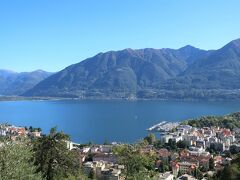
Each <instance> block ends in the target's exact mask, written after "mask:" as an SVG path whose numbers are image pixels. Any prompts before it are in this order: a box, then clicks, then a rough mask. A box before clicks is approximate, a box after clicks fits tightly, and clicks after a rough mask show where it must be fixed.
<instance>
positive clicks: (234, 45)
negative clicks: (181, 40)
mask: <svg viewBox="0 0 240 180" xmlns="http://www.w3.org/2000/svg"><path fill="white" fill-rule="evenodd" d="M0 75H1V74H0ZM239 89H240V39H237V40H234V41H232V42H230V43H229V44H227V45H225V46H224V47H222V48H221V49H218V50H210V51H206V50H201V49H198V48H195V47H192V46H189V45H188V46H185V47H182V48H180V49H176V50H175V49H168V48H167V49H151V48H147V49H139V50H133V49H124V50H121V51H109V52H106V53H99V54H97V55H96V56H94V57H91V58H88V59H86V60H84V61H81V62H80V63H77V64H74V65H71V66H69V67H67V68H65V69H63V70H62V71H60V72H58V73H56V74H53V75H51V76H50V77H48V78H46V79H44V80H43V81H41V82H40V83H39V84H37V85H36V86H34V87H33V88H32V89H30V90H28V91H26V92H25V93H23V95H24V96H38V97H43V96H44V97H74V98H153V99H168V98H169V99H170V98H173V99H195V98H197V99H199V98H206V99H226V98H227V99H236V98H239V97H240V90H239ZM5 92H6V90H5Z"/></svg>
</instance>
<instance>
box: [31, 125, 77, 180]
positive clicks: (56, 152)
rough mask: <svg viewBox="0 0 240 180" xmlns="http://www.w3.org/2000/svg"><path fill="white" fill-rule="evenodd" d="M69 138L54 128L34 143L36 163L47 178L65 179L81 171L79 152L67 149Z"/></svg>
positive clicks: (50, 179) (49, 179)
mask: <svg viewBox="0 0 240 180" xmlns="http://www.w3.org/2000/svg"><path fill="white" fill-rule="evenodd" d="M68 140H69V136H68V135H66V134H64V133H63V132H57V129H56V128H52V129H51V130H50V134H49V135H47V136H44V137H41V138H38V139H37V140H36V142H35V143H34V152H35V157H36V161H35V164H36V165H38V166H39V168H38V171H39V172H42V174H43V176H44V178H46V179H47V180H53V179H64V178H67V177H68V176H71V175H77V174H78V172H79V171H80V162H79V160H78V154H77V152H76V151H70V150H68V149H67V145H66V141H68Z"/></svg>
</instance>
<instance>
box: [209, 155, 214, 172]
mask: <svg viewBox="0 0 240 180" xmlns="http://www.w3.org/2000/svg"><path fill="white" fill-rule="evenodd" d="M209 169H210V170H211V171H212V170H214V159H213V158H212V157H211V158H210V159H209Z"/></svg>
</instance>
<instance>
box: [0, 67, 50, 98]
mask: <svg viewBox="0 0 240 180" xmlns="http://www.w3.org/2000/svg"><path fill="white" fill-rule="evenodd" d="M50 75H52V73H49V72H45V71H42V70H37V71H33V72H22V73H17V72H13V71H9V70H0V95H20V94H22V93H24V92H26V91H27V90H29V89H31V88H32V87H34V86H35V85H36V84H37V83H39V82H40V81H42V80H44V79H46V78H47V77H48V76H50Z"/></svg>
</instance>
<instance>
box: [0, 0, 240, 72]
mask: <svg viewBox="0 0 240 180" xmlns="http://www.w3.org/2000/svg"><path fill="white" fill-rule="evenodd" d="M236 38H240V1H239V0H199V1H196V0H38V1H37V0H36V1H34V0H0V69H11V70H15V71H31V70H35V69H44V70H47V71H58V70H61V69H62V68H64V67H66V66H68V65H70V64H73V63H77V62H79V61H81V60H83V59H85V58H87V57H91V56H93V55H95V54H97V53H99V52H105V51H109V50H120V49H124V48H134V49H138V48H146V47H152V48H163V47H169V48H179V47H181V46H184V45H187V44H191V45H193V46H196V47H199V48H202V49H217V48H220V47H221V46H223V45H224V44H226V43H228V42H229V41H231V40H233V39H236Z"/></svg>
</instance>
